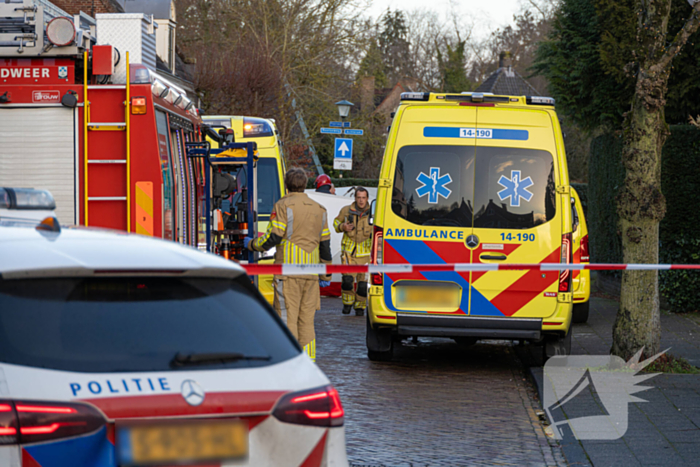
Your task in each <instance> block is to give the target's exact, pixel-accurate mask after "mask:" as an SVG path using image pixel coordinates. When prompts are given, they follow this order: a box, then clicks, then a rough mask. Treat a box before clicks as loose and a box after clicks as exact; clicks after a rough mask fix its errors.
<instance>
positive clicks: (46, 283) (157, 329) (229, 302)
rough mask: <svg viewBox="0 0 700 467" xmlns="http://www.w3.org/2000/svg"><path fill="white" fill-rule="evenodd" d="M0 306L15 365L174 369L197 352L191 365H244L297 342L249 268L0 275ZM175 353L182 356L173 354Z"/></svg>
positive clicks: (5, 346)
mask: <svg viewBox="0 0 700 467" xmlns="http://www.w3.org/2000/svg"><path fill="white" fill-rule="evenodd" d="M0 310H2V313H0V361H2V362H4V363H11V364H16V365H25V366H31V367H42V368H51V369H56V370H66V371H80V372H122V371H167V370H175V371H177V370H178V369H180V368H185V369H187V368H191V363H190V361H192V362H194V361H195V360H199V361H197V362H196V364H197V366H196V368H201V369H206V368H243V367H260V366H266V365H271V364H275V363H279V362H281V361H284V360H287V359H290V358H292V357H294V356H296V355H298V354H299V352H300V350H299V347H298V345H297V344H296V343H295V341H294V340H293V337H292V336H291V335H290V334H289V332H288V331H287V330H286V329H285V328H284V326H283V325H282V323H281V321H280V320H279V319H278V318H277V316H276V315H275V314H274V311H272V310H271V309H270V307H269V306H268V305H267V304H266V303H264V301H263V300H262V299H261V298H260V297H259V295H258V294H257V292H256V291H255V290H254V289H253V287H252V285H251V284H250V280H249V279H248V278H247V277H242V278H239V279H236V280H233V281H232V280H223V279H181V278H152V277H151V278H87V279H84V278H67V279H41V280H13V281H7V280H5V281H3V280H0ZM176 355H180V356H181V357H179V358H177V360H180V361H182V362H185V363H184V364H183V365H178V364H173V361H174V358H173V357H174V356H176ZM234 355H235V356H237V358H232V357H231V356H234ZM202 356H206V358H202ZM212 356H214V357H217V358H210V357H212ZM226 356H228V357H226ZM248 356H254V357H260V358H246V357H248ZM224 357H226V358H224Z"/></svg>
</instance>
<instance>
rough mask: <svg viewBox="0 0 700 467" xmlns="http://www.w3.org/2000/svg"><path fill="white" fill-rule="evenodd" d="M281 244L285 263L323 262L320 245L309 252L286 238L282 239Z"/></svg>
mask: <svg viewBox="0 0 700 467" xmlns="http://www.w3.org/2000/svg"><path fill="white" fill-rule="evenodd" d="M280 246H281V247H282V251H283V255H282V258H283V259H282V262H283V263H285V264H317V263H320V262H321V261H320V255H319V249H318V247H316V248H315V249H314V251H312V252H310V253H309V252H308V251H306V250H303V249H302V248H300V247H298V246H297V245H295V244H294V243H292V242H290V241H289V240H286V239H284V240H282V243H281V244H280Z"/></svg>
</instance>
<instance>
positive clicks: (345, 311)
mask: <svg viewBox="0 0 700 467" xmlns="http://www.w3.org/2000/svg"><path fill="white" fill-rule="evenodd" d="M351 311H352V305H343V314H344V315H349V314H350V312H351Z"/></svg>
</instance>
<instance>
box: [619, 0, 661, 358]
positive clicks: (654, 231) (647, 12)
mask: <svg viewBox="0 0 700 467" xmlns="http://www.w3.org/2000/svg"><path fill="white" fill-rule="evenodd" d="M639 4H640V5H639V6H640V9H639V11H640V15H639V24H638V27H637V39H638V43H639V48H638V49H637V58H638V59H639V62H638V67H639V68H638V70H637V84H636V87H635V93H634V98H633V101H632V107H631V109H630V111H629V112H628V113H627V115H626V116H625V123H624V148H623V152H622V162H623V165H624V167H625V184H624V187H623V188H622V190H621V191H620V195H619V196H618V199H617V209H618V213H619V214H620V233H621V235H622V250H623V258H624V262H625V263H628V264H629V263H650V264H656V263H658V262H659V223H660V222H661V219H663V218H664V215H665V214H666V200H665V198H664V196H663V194H662V193H661V149H662V148H663V145H664V142H665V140H666V137H667V135H668V133H669V132H668V127H667V125H666V121H665V118H664V106H665V104H666V99H665V97H666V88H667V83H668V77H669V75H670V68H671V67H670V61H669V63H668V64H666V66H661V65H660V63H661V62H663V59H664V57H665V55H664V53H665V51H666V49H665V38H666V32H667V26H668V17H669V14H670V8H671V1H670V0H641V1H640V2H639ZM660 346H661V316H660V311H659V276H658V271H623V273H622V291H621V295H620V309H619V311H618V313H617V319H616V320H615V325H614V327H613V346H612V349H611V352H612V353H613V354H615V355H618V356H620V357H622V358H624V359H625V360H629V358H630V357H632V355H634V354H635V353H636V352H637V351H638V350H639V349H640V348H642V347H644V354H645V355H647V356H649V355H654V354H656V353H658V352H659V348H660Z"/></svg>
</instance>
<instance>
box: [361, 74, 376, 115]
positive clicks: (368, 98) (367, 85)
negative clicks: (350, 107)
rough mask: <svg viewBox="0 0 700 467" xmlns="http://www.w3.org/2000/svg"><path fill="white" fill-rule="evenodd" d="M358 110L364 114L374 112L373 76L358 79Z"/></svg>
mask: <svg viewBox="0 0 700 467" xmlns="http://www.w3.org/2000/svg"><path fill="white" fill-rule="evenodd" d="M360 109H361V110H362V111H366V112H371V111H373V110H374V76H364V77H362V78H361V79H360Z"/></svg>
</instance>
